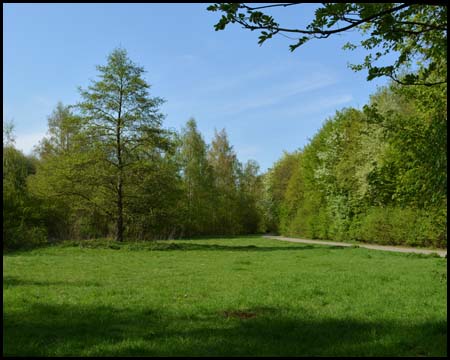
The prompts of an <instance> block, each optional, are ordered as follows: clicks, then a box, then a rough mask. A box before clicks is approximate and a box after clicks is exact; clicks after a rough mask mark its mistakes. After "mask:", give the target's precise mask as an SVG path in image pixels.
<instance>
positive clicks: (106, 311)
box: [3, 237, 447, 356]
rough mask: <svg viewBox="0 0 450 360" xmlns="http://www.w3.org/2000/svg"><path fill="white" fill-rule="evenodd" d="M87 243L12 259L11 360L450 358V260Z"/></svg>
mask: <svg viewBox="0 0 450 360" xmlns="http://www.w3.org/2000/svg"><path fill="white" fill-rule="evenodd" d="M86 244H92V245H91V247H90V248H89V247H80V246H79V245H77V244H76V243H69V244H66V245H65V246H53V247H47V248H41V249H36V250H32V251H28V252H17V253H11V254H5V255H4V256H3V291H4V292H3V355H10V356H11V355H25V356H33V355H34V356H64V355H66V356H71V355H72V356H107V355H111V356H126V355H128V356H226V355H229V356H251V355H255V356H308V355H309V356H313V355H318V356H344V355H347V356H358V355H359V356H387V355H392V356H408V355H412V356H446V355H447V345H446V343H447V259H442V258H436V257H432V256H424V255H412V254H401V253H388V252H382V251H374V250H367V249H362V248H338V247H327V246H316V245H314V246H312V245H305V244H296V243H287V242H280V241H275V240H269V239H263V238H260V237H246V238H230V239H207V240H206V239H205V240H183V241H170V242H160V243H148V244H139V243H135V244H133V243H128V244H123V245H121V246H119V245H116V244H114V243H109V244H111V246H110V245H108V243H106V242H101V241H94V242H89V243H86Z"/></svg>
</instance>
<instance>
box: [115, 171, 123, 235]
mask: <svg viewBox="0 0 450 360" xmlns="http://www.w3.org/2000/svg"><path fill="white" fill-rule="evenodd" d="M116 240H117V241H119V242H122V241H123V202H122V176H121V175H119V182H118V184H117V231H116Z"/></svg>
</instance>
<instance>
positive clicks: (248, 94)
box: [3, 3, 387, 171]
mask: <svg viewBox="0 0 450 360" xmlns="http://www.w3.org/2000/svg"><path fill="white" fill-rule="evenodd" d="M207 6H208V4H198V3H197V4H170V3H166V4H4V5H3V79H4V80H3V119H4V121H5V120H11V119H13V121H14V124H15V136H16V146H17V147H18V148H20V149H22V150H23V151H24V152H25V153H29V152H30V150H31V149H32V146H33V145H35V144H36V143H37V142H38V140H40V139H41V138H42V137H43V136H44V135H45V132H46V130H47V117H48V115H49V114H50V113H51V112H52V110H53V109H54V107H55V105H56V103H57V102H58V101H62V102H63V103H64V104H73V103H75V102H77V101H78V100H79V94H78V91H77V88H78V86H81V87H86V86H87V85H88V84H89V80H90V79H95V77H96V74H97V72H96V69H95V66H96V65H101V64H105V62H106V57H107V55H108V54H109V53H110V52H111V51H112V50H113V49H114V48H116V47H119V46H120V47H123V48H125V49H126V50H127V51H128V55H129V57H130V58H131V59H132V60H133V61H134V62H136V63H137V64H139V65H141V66H143V67H144V68H145V70H146V71H147V72H146V74H145V78H146V80H147V81H148V82H149V83H150V84H152V88H151V95H152V96H160V97H162V98H164V99H166V100H167V102H166V103H165V104H164V105H163V106H162V108H161V110H162V112H163V113H164V114H166V115H167V117H166V120H165V122H164V124H165V126H166V127H170V128H173V129H176V130H180V129H181V128H182V127H183V126H184V124H185V123H186V121H187V120H188V119H189V118H190V117H194V118H195V119H196V120H197V124H198V127H199V129H200V131H201V133H202V134H203V136H204V138H205V140H206V141H207V142H210V141H211V139H212V137H213V135H214V129H217V130H220V129H222V128H225V129H226V130H227V133H228V135H229V139H230V142H231V144H232V145H233V147H234V150H235V151H236V153H237V155H238V157H239V159H240V160H241V161H247V160H248V159H254V160H256V161H258V163H259V164H260V166H261V170H262V171H265V170H266V169H267V168H269V167H271V166H272V164H273V162H274V161H276V160H277V159H278V158H279V157H280V156H281V155H282V153H283V150H286V151H294V150H296V149H298V148H299V147H302V146H304V145H305V144H306V143H307V142H308V139H310V138H312V137H313V136H314V134H315V133H316V132H317V131H318V129H320V127H321V125H322V124H323V122H324V121H325V120H326V119H327V118H328V117H330V116H332V115H333V114H334V113H335V111H336V110H339V109H342V108H344V107H349V106H353V107H357V108H361V107H362V106H363V105H364V104H366V103H367V101H368V99H369V95H370V94H372V93H374V92H375V91H376V89H377V86H379V85H385V84H387V80H386V79H378V80H374V81H371V82H367V81H366V73H365V72H357V73H355V72H353V71H352V70H350V69H349V68H348V67H347V64H348V63H349V62H350V63H359V62H361V61H362V60H363V58H364V55H365V53H364V52H363V51H360V50H355V51H344V50H342V49H341V48H342V45H343V44H344V43H346V42H347V41H358V39H360V35H359V33H358V32H352V33H348V34H344V35H342V36H338V37H335V38H330V39H326V40H315V41H312V42H310V43H308V44H306V45H305V46H302V47H300V48H298V49H297V50H296V51H295V52H293V53H291V52H290V51H289V48H288V46H289V44H291V43H292V41H291V40H289V39H286V38H284V37H275V38H273V39H271V40H268V41H266V43H265V44H264V45H263V46H261V47H260V46H259V45H258V44H257V41H258V33H257V32H250V31H248V30H243V29H241V28H240V27H239V26H238V25H236V26H231V25H230V26H229V27H227V29H226V30H224V31H218V32H216V31H214V27H213V26H214V24H215V23H216V22H217V21H218V19H219V16H220V15H219V13H211V12H209V11H206V7H207ZM315 6H316V5H314V4H307V5H302V6H299V7H297V9H295V7H291V8H285V9H284V8H280V9H274V11H273V12H272V13H273V14H274V15H276V17H275V18H276V19H277V20H278V22H280V23H282V24H286V26H299V25H301V24H305V23H306V22H307V20H308V19H311V16H312V14H313V9H314V7H315Z"/></svg>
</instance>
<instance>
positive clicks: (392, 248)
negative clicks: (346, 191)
mask: <svg viewBox="0 0 450 360" xmlns="http://www.w3.org/2000/svg"><path fill="white" fill-rule="evenodd" d="M263 237H264V238H267V239H274V240H282V241H290V242H298V243H304V244H317V245H331V246H353V244H348V243H342V242H335V241H321V240H306V239H295V238H288V237H284V236H275V235H263ZM357 246H359V247H362V248H366V249H373V250H384V251H395V252H405V253H417V254H433V253H436V254H438V255H439V256H441V257H445V256H446V255H447V250H428V249H417V248H409V247H401V246H386V245H370V244H358V245H357Z"/></svg>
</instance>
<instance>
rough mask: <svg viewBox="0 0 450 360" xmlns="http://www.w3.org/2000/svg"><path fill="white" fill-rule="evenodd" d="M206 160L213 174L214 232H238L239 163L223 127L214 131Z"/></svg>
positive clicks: (239, 229)
mask: <svg viewBox="0 0 450 360" xmlns="http://www.w3.org/2000/svg"><path fill="white" fill-rule="evenodd" d="M208 162H209V164H210V165H211V167H212V169H213V176H214V204H215V206H214V208H213V219H212V223H213V228H214V233H216V234H238V233H240V231H241V223H240V219H239V212H238V201H239V200H238V187H237V186H238V169H239V166H240V164H239V161H238V159H237V157H236V153H235V152H234V150H233V147H232V146H231V145H230V143H229V141H228V135H227V133H226V131H225V129H222V130H221V131H219V132H217V131H216V132H215V136H214V138H213V140H212V142H211V146H210V149H209V151H208Z"/></svg>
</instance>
